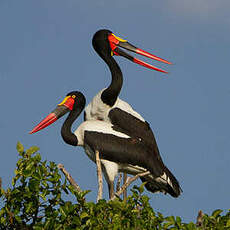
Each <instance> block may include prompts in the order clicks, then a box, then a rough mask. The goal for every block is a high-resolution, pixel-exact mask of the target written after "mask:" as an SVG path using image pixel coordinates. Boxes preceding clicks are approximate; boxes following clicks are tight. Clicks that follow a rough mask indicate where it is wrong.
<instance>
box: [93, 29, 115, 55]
mask: <svg viewBox="0 0 230 230" xmlns="http://www.w3.org/2000/svg"><path fill="white" fill-rule="evenodd" d="M110 34H112V32H111V31H110V30H106V29H103V30H98V31H97V32H96V33H95V34H94V36H93V40H92V44H93V48H94V49H95V51H96V52H97V53H98V54H99V55H100V56H101V57H102V58H103V57H104V56H111V52H112V50H111V47H110V44H109V39H108V38H109V35H110Z"/></svg>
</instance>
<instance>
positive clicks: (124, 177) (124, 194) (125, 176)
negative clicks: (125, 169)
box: [123, 173, 128, 200]
mask: <svg viewBox="0 0 230 230" xmlns="http://www.w3.org/2000/svg"><path fill="white" fill-rule="evenodd" d="M127 179H128V177H127V173H124V174H123V184H125V183H126V182H127ZM126 199H127V188H126V189H125V190H124V192H123V200H126Z"/></svg>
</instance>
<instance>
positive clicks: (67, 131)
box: [61, 105, 85, 146]
mask: <svg viewBox="0 0 230 230" xmlns="http://www.w3.org/2000/svg"><path fill="white" fill-rule="evenodd" d="M84 107H85V105H84V106H79V105H78V106H77V107H76V106H74V107H73V110H72V111H71V112H70V113H69V116H68V117H67V118H66V120H65V122H64V124H63V125H62V128H61V135H62V138H63V140H64V141H65V142H66V143H67V144H69V145H73V146H77V145H78V139H77V137H76V135H75V134H74V133H73V132H72V131H71V127H72V124H73V122H74V121H75V120H76V119H77V118H78V116H79V115H80V114H81V112H82V110H83V109H84Z"/></svg>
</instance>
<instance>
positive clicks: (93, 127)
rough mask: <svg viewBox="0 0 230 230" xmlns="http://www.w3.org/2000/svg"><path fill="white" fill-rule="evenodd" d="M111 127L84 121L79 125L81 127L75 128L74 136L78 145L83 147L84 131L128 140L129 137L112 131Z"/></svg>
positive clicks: (102, 123)
mask: <svg viewBox="0 0 230 230" xmlns="http://www.w3.org/2000/svg"><path fill="white" fill-rule="evenodd" d="M112 127H113V125H112V124H110V123H108V122H104V121H93V120H92V121H85V122H83V123H81V125H80V126H79V127H78V128H77V130H76V131H75V132H74V134H75V135H76V136H77V138H78V145H79V146H83V145H84V132H85V131H92V132H98V133H103V134H113V135H115V136H118V137H123V138H130V136H128V135H126V134H124V133H121V132H118V131H116V130H114V129H113V128H112Z"/></svg>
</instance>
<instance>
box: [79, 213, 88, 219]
mask: <svg viewBox="0 0 230 230" xmlns="http://www.w3.org/2000/svg"><path fill="white" fill-rule="evenodd" d="M88 216H89V214H88V213H87V212H83V213H82V214H81V216H80V217H81V219H84V218H86V217H88Z"/></svg>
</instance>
